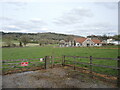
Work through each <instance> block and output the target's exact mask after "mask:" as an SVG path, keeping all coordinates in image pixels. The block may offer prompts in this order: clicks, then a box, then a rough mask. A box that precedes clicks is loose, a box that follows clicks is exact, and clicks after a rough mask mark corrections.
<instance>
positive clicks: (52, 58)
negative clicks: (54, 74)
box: [51, 56, 54, 68]
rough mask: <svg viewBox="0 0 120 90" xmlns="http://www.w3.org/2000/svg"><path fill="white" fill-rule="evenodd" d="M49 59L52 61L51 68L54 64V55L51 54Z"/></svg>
mask: <svg viewBox="0 0 120 90" xmlns="http://www.w3.org/2000/svg"><path fill="white" fill-rule="evenodd" d="M51 61H52V65H51V66H52V68H53V66H54V57H53V56H51Z"/></svg>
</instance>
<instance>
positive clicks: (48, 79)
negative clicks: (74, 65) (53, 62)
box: [2, 66, 115, 88]
mask: <svg viewBox="0 0 120 90" xmlns="http://www.w3.org/2000/svg"><path fill="white" fill-rule="evenodd" d="M2 88H115V86H114V85H112V84H109V83H106V82H103V81H99V80H95V79H91V78H90V77H88V76H87V75H86V74H83V73H80V72H78V71H75V70H73V69H71V68H69V67H67V66H66V67H57V68H53V69H47V70H45V69H43V70H37V71H28V72H23V73H16V74H9V75H3V77H2Z"/></svg>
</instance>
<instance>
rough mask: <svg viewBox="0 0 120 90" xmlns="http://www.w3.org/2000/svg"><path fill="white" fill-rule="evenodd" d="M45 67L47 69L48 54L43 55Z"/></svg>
mask: <svg viewBox="0 0 120 90" xmlns="http://www.w3.org/2000/svg"><path fill="white" fill-rule="evenodd" d="M45 69H48V56H45Z"/></svg>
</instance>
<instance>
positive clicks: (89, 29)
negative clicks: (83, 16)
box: [65, 22, 118, 35]
mask: <svg viewBox="0 0 120 90" xmlns="http://www.w3.org/2000/svg"><path fill="white" fill-rule="evenodd" d="M115 27H116V26H114V25H111V24H110V23H105V22H103V23H102V22H101V23H100V22H96V23H91V24H83V25H78V26H77V25H76V26H73V27H71V28H70V29H69V30H66V31H65V32H66V33H74V34H76V35H91V34H95V35H103V34H108V33H110V34H113V35H114V34H117V33H118V32H117V29H115Z"/></svg>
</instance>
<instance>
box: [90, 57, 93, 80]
mask: <svg viewBox="0 0 120 90" xmlns="http://www.w3.org/2000/svg"><path fill="white" fill-rule="evenodd" d="M90 74H91V77H92V78H93V75H92V56H90Z"/></svg>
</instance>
